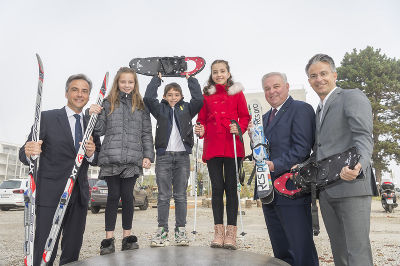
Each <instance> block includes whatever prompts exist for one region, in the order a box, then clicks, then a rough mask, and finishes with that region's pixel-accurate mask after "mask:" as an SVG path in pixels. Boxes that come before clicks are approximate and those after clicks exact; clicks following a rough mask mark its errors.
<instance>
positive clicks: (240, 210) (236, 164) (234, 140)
mask: <svg viewBox="0 0 400 266" xmlns="http://www.w3.org/2000/svg"><path fill="white" fill-rule="evenodd" d="M232 124H233V123H232ZM236 126H238V125H237V124H236ZM232 137H233V150H234V152H235V168H236V169H235V170H236V182H237V186H238V187H239V186H240V180H239V170H238V163H237V153H236V137H235V134H232ZM237 194H238V201H239V213H240V224H241V226H242V232H241V233H240V235H241V236H244V235H245V234H246V233H245V232H244V229H243V219H242V206H241V204H240V191H239V189H237Z"/></svg>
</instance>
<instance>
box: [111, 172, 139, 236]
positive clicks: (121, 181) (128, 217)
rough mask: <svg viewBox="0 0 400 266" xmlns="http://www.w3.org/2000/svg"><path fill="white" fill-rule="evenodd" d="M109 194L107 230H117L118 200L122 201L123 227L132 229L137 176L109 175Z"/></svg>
mask: <svg viewBox="0 0 400 266" xmlns="http://www.w3.org/2000/svg"><path fill="white" fill-rule="evenodd" d="M105 179H106V181H107V186H108V196H107V205H106V215H105V220H106V231H114V230H115V222H116V220H117V211H118V202H119V199H120V198H121V201H122V228H123V229H124V230H130V229H132V219H133V203H134V200H135V199H134V197H133V187H134V186H135V183H136V179H137V176H135V177H129V178H120V177H119V175H115V176H107V177H106V178H105Z"/></svg>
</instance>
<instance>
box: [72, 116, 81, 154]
mask: <svg viewBox="0 0 400 266" xmlns="http://www.w3.org/2000/svg"><path fill="white" fill-rule="evenodd" d="M74 117H75V119H76V121H75V150H76V152H78V150H79V146H80V145H79V142H82V137H83V136H82V126H81V116H80V115H78V114H74Z"/></svg>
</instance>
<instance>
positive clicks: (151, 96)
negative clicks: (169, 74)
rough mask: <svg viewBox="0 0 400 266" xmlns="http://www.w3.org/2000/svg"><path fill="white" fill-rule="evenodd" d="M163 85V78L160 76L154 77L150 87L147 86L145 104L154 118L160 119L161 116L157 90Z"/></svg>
mask: <svg viewBox="0 0 400 266" xmlns="http://www.w3.org/2000/svg"><path fill="white" fill-rule="evenodd" d="M160 85H161V78H160V77H158V76H154V77H153V78H152V79H151V81H150V83H149V85H147V88H146V92H145V94H144V97H143V102H144V104H145V105H146V107H147V108H148V109H149V111H150V113H151V114H152V115H153V116H154V118H156V119H157V118H158V117H159V115H160V108H161V106H160V102H159V101H158V99H157V90H158V87H160Z"/></svg>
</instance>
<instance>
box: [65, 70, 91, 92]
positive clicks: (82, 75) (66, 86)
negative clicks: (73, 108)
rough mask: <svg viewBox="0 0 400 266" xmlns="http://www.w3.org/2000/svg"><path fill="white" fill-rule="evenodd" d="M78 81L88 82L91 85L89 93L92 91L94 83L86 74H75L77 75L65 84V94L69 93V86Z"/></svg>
mask: <svg viewBox="0 0 400 266" xmlns="http://www.w3.org/2000/svg"><path fill="white" fill-rule="evenodd" d="M77 79H82V80H84V81H86V82H87V83H88V84H89V92H90V91H91V90H92V81H91V80H90V79H89V78H88V77H87V76H86V75H85V74H75V75H72V76H70V77H69V78H68V79H67V82H66V83H65V92H68V87H69V84H70V83H71V82H72V81H73V80H77Z"/></svg>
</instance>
